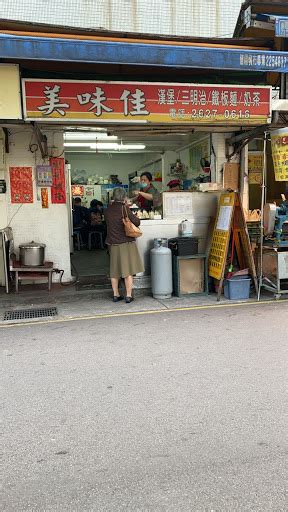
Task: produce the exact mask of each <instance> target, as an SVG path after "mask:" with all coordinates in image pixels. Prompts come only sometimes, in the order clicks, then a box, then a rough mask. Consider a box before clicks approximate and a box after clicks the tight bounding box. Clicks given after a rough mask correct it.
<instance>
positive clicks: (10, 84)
mask: <svg viewBox="0 0 288 512" xmlns="http://www.w3.org/2000/svg"><path fill="white" fill-rule="evenodd" d="M22 117H23V116H22V108H21V91H20V75H19V67H18V66H17V65H16V64H0V119H22Z"/></svg>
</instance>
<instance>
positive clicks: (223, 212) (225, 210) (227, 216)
mask: <svg viewBox="0 0 288 512" xmlns="http://www.w3.org/2000/svg"><path fill="white" fill-rule="evenodd" d="M232 210H233V206H220V211H219V216H218V220H217V225H216V229H219V230H220V231H228V230H229V229H230V222H231V214H232Z"/></svg>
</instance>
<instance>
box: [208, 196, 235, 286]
mask: <svg viewBox="0 0 288 512" xmlns="http://www.w3.org/2000/svg"><path fill="white" fill-rule="evenodd" d="M234 202H235V194H234V192H231V193H227V194H222V195H221V197H220V202H219V208H218V215H217V220H216V225H215V228H214V232H213V238H212V243H211V249H210V255H209V276H211V277H214V278H215V279H218V280H219V281H220V279H221V278H222V276H223V272H224V266H225V264H226V256H227V249H228V244H229V239H230V231H231V221H232V214H233V210H234Z"/></svg>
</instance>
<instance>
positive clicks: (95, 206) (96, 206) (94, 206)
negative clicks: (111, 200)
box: [88, 199, 103, 215]
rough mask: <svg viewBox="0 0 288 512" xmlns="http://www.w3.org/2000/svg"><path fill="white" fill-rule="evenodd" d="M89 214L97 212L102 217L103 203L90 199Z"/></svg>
mask: <svg viewBox="0 0 288 512" xmlns="http://www.w3.org/2000/svg"><path fill="white" fill-rule="evenodd" d="M88 211H89V213H90V212H93V211H96V212H99V213H100V214H101V215H103V203H101V201H98V199H92V201H91V203H90V208H89V210H88Z"/></svg>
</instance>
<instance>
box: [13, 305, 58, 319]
mask: <svg viewBox="0 0 288 512" xmlns="http://www.w3.org/2000/svg"><path fill="white" fill-rule="evenodd" d="M56 315H58V311H57V308H54V307H53V308H38V309H34V308H32V309H15V310H14V311H5V313H4V321H8V320H30V319H33V318H45V317H47V316H56Z"/></svg>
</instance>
